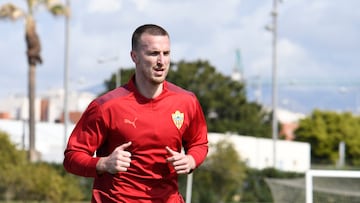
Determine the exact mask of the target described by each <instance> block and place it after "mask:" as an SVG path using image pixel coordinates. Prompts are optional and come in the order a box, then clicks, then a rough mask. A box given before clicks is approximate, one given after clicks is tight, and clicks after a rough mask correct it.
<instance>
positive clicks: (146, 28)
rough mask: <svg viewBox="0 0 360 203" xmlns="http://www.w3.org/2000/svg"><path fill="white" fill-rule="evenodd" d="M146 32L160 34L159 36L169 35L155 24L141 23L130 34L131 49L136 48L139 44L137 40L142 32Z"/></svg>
mask: <svg viewBox="0 0 360 203" xmlns="http://www.w3.org/2000/svg"><path fill="white" fill-rule="evenodd" d="M144 33H147V34H150V35H160V36H169V34H168V32H167V31H166V30H165V29H164V28H162V27H160V26H158V25H155V24H145V25H141V26H140V27H138V28H136V30H135V31H134V33H133V35H132V39H131V48H132V50H136V49H137V48H138V45H139V40H140V37H141V35H142V34H144Z"/></svg>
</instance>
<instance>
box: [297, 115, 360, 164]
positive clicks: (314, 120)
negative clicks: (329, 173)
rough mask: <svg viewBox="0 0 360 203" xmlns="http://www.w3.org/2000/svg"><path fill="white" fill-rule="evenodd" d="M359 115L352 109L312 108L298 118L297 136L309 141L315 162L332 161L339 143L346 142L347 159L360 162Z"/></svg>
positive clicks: (335, 157) (335, 158)
mask: <svg viewBox="0 0 360 203" xmlns="http://www.w3.org/2000/svg"><path fill="white" fill-rule="evenodd" d="M359 121H360V118H359V117H355V116H353V115H352V114H351V113H336V112H329V111H320V110H315V111H313V112H312V114H311V115H310V116H308V117H307V118H305V119H303V120H301V121H300V124H299V128H298V129H297V130H296V132H295V133H296V135H297V137H296V140H297V141H305V142H309V143H310V144H311V158H312V160H313V162H315V163H320V164H323V163H331V164H335V163H336V162H337V161H338V159H339V154H338V149H339V143H340V142H344V143H345V145H346V157H348V158H349V159H348V163H349V164H352V165H356V166H359V165H360V158H359V157H360V141H359V138H360V122H359Z"/></svg>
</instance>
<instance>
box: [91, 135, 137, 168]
mask: <svg viewBox="0 0 360 203" xmlns="http://www.w3.org/2000/svg"><path fill="white" fill-rule="evenodd" d="M130 145H131V142H127V143H125V144H122V145H120V146H118V147H117V148H116V149H115V150H114V151H113V152H112V153H111V154H110V155H109V156H107V157H101V158H100V160H99V161H98V163H97V164H96V170H97V171H98V173H99V174H102V173H104V172H108V173H111V174H115V173H117V172H123V171H127V168H128V167H129V166H130V162H131V159H130V157H131V153H130V152H128V151H125V149H126V148H128V147H129V146H130Z"/></svg>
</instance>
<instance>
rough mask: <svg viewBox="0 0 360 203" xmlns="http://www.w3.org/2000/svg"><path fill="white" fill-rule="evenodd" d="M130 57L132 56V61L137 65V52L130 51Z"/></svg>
mask: <svg viewBox="0 0 360 203" xmlns="http://www.w3.org/2000/svg"><path fill="white" fill-rule="evenodd" d="M130 56H131V59H132V61H133V62H134V63H135V64H136V63H137V61H138V59H137V56H136V52H135V51H130Z"/></svg>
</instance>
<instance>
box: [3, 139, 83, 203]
mask: <svg viewBox="0 0 360 203" xmlns="http://www.w3.org/2000/svg"><path fill="white" fill-rule="evenodd" d="M0 171H1V173H0V200H5V201H7V202H8V201H10V200H22V201H29V200H37V201H49V202H66V201H69V200H71V201H79V200H82V199H84V198H85V196H84V194H83V192H82V190H81V187H80V186H81V183H80V182H79V181H78V180H79V179H75V178H74V177H73V176H70V175H68V174H65V173H60V172H59V171H58V170H57V169H56V168H55V167H53V166H52V165H50V164H47V163H40V162H39V163H30V162H29V161H28V160H27V159H26V153H25V152H24V151H21V150H17V149H16V145H14V144H13V143H11V141H10V140H9V136H8V135H7V134H6V133H3V132H0ZM64 174H65V175H64Z"/></svg>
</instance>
